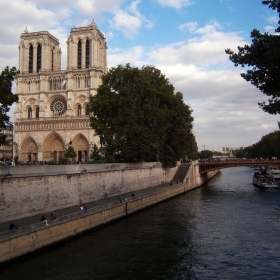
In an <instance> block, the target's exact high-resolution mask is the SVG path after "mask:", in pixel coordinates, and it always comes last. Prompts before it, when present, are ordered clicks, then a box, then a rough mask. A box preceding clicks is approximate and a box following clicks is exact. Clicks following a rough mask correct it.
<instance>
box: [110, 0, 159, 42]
mask: <svg viewBox="0 0 280 280" xmlns="http://www.w3.org/2000/svg"><path fill="white" fill-rule="evenodd" d="M140 3H141V1H140V0H136V1H133V2H132V3H131V5H130V6H129V7H127V8H126V9H125V10H118V11H117V12H115V13H114V17H113V19H112V21H111V23H110V27H111V28H112V29H116V30H119V31H121V32H122V33H123V34H124V35H125V36H126V37H127V38H130V39H132V38H134V37H135V36H136V35H137V34H138V31H139V29H141V28H142V26H143V24H144V25H145V27H146V28H148V29H151V28H153V26H154V23H153V22H152V21H149V20H148V19H147V18H146V17H145V16H143V15H142V14H141V13H140V12H139V11H138V10H137V5H138V4H140Z"/></svg>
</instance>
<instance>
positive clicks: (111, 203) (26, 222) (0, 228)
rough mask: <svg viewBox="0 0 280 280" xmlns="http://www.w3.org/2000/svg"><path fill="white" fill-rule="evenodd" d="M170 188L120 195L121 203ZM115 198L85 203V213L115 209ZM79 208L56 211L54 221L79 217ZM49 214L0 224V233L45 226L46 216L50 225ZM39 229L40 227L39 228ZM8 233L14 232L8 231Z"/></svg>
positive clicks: (116, 202)
mask: <svg viewBox="0 0 280 280" xmlns="http://www.w3.org/2000/svg"><path fill="white" fill-rule="evenodd" d="M173 184H175V183H173ZM179 184H180V183H179ZM171 187H172V186H170V182H168V183H167V182H165V183H162V184H160V185H156V186H153V187H149V188H145V189H142V190H138V191H132V192H128V193H124V194H121V197H122V199H123V202H122V203H123V204H125V200H124V199H127V201H129V202H131V201H133V200H137V199H139V197H143V196H148V195H149V194H152V193H156V192H160V191H161V190H162V189H166V188H171ZM117 197H118V195H116V196H112V197H108V198H104V199H101V200H97V201H92V202H88V203H86V206H87V208H88V209H87V211H88V212H95V211H94V208H96V209H100V208H102V209H105V208H106V209H109V208H110V207H115V206H116V205H119V204H120V202H119V200H118V198H117ZM80 206H81V205H76V206H73V207H69V208H64V209H60V210H56V211H53V213H54V214H55V216H56V220H57V219H58V220H59V219H60V218H62V217H63V216H69V215H71V214H75V213H76V214H77V215H75V216H77V217H79V216H80V215H79V214H80V213H79V212H82V211H81V210H80ZM51 213H52V212H49V213H48V212H47V213H46V212H43V213H41V214H40V215H36V216H32V217H27V218H23V219H19V220H14V221H10V222H5V223H0V233H4V232H7V231H9V227H10V224H11V223H13V224H15V225H16V227H18V228H19V230H20V229H21V228H22V227H26V226H30V225H35V224H37V225H38V226H39V225H45V224H46V223H45V222H40V219H41V216H42V215H46V216H47V218H48V223H49V224H50V225H51V223H50V222H52V221H50V220H49V218H50V215H51ZM53 221H55V220H53ZM35 227H36V226H35ZM39 227H41V226H39ZM10 231H14V230H10Z"/></svg>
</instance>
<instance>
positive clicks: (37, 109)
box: [35, 107, 39, 119]
mask: <svg viewBox="0 0 280 280" xmlns="http://www.w3.org/2000/svg"><path fill="white" fill-rule="evenodd" d="M35 114H36V118H37V119H38V118H39V107H36V112H35Z"/></svg>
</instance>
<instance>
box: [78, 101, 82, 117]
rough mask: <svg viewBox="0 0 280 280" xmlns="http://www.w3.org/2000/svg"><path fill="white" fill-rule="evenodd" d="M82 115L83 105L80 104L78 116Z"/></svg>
mask: <svg viewBox="0 0 280 280" xmlns="http://www.w3.org/2000/svg"><path fill="white" fill-rule="evenodd" d="M81 115H82V106H81V105H80V104H79V105H78V106H77V116H81Z"/></svg>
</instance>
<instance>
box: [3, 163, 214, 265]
mask: <svg viewBox="0 0 280 280" xmlns="http://www.w3.org/2000/svg"><path fill="white" fill-rule="evenodd" d="M218 172H219V170H216V171H211V172H209V173H206V174H203V175H202V176H200V175H199V168H198V165H196V164H192V165H191V167H190V168H189V171H188V173H187V175H186V177H185V180H184V181H183V182H180V183H177V184H172V185H170V184H168V183H165V184H162V187H161V188H155V189H153V190H147V192H144V193H141V194H139V195H135V196H134V197H129V198H128V199H127V201H126V203H124V204H120V203H119V202H117V201H115V202H112V203H109V204H104V205H102V206H98V207H94V208H90V209H88V213H87V215H85V214H84V213H83V212H81V211H80V212H76V213H73V214H70V215H66V216H62V217H58V218H57V219H55V220H52V221H48V225H46V223H45V222H39V223H36V224H32V225H29V226H25V227H22V228H19V229H17V230H12V231H7V232H3V233H0V252H1V254H0V263H1V262H2V263H3V262H5V261H8V260H12V259H14V258H16V257H19V256H22V255H24V254H27V253H31V252H33V251H35V250H38V249H40V248H42V247H45V246H47V245H51V244H53V243H55V242H59V241H61V240H63V239H66V238H69V237H72V236H75V235H77V234H79V233H81V232H83V231H86V230H89V229H92V228H94V227H97V226H100V225H103V224H105V223H108V222H110V221H113V220H116V219H119V218H122V217H124V216H127V215H129V214H131V213H134V212H136V211H139V210H142V209H144V208H146V207H149V206H152V205H154V204H157V203H159V202H161V201H164V200H167V199H170V198H172V197H174V196H177V195H179V194H182V193H184V192H187V191H189V190H191V189H194V188H197V187H199V186H201V185H203V184H204V183H206V182H207V181H208V180H209V179H211V178H212V177H214V176H215V175H216V174H217V173H218ZM171 177H172V178H173V176H171ZM171 177H170V178H171ZM172 178H171V179H172ZM171 179H170V180H171ZM135 185H136V186H135ZM134 188H135V189H136V188H138V187H137V181H135V182H134V184H132V185H131V189H134Z"/></svg>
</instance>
